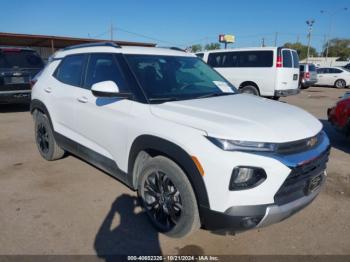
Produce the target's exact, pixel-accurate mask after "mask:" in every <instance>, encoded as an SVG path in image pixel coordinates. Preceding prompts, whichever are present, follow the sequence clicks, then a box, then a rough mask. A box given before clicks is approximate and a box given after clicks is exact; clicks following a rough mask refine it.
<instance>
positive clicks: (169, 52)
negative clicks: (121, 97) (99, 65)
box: [54, 45, 196, 58]
mask: <svg viewBox="0 0 350 262" xmlns="http://www.w3.org/2000/svg"><path fill="white" fill-rule="evenodd" d="M83 53H123V54H138V55H164V56H188V57H196V56H195V55H194V54H192V53H186V52H183V51H178V50H174V49H170V48H162V47H142V46H122V47H121V48H119V47H114V46H110V45H101V46H86V47H77V48H73V49H67V50H59V51H57V52H56V53H55V55H54V58H62V57H65V56H67V55H72V54H83Z"/></svg>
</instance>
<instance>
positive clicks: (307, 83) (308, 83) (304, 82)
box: [301, 79, 317, 87]
mask: <svg viewBox="0 0 350 262" xmlns="http://www.w3.org/2000/svg"><path fill="white" fill-rule="evenodd" d="M316 83H317V80H306V79H302V80H301V84H302V86H303V87H309V86H312V85H314V84H316Z"/></svg>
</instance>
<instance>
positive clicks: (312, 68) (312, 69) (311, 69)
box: [309, 64, 316, 72]
mask: <svg viewBox="0 0 350 262" xmlns="http://www.w3.org/2000/svg"><path fill="white" fill-rule="evenodd" d="M309 71H310V72H315V71H316V66H315V65H313V64H311V65H309Z"/></svg>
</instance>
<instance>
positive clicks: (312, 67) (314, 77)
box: [309, 64, 317, 82]
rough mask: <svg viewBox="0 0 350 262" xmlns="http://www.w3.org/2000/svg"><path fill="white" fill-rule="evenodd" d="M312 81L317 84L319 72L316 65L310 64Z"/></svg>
mask: <svg viewBox="0 0 350 262" xmlns="http://www.w3.org/2000/svg"><path fill="white" fill-rule="evenodd" d="M309 73H310V81H314V82H317V71H316V66H315V65H314V64H309Z"/></svg>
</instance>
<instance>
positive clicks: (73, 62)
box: [54, 55, 85, 86]
mask: <svg viewBox="0 0 350 262" xmlns="http://www.w3.org/2000/svg"><path fill="white" fill-rule="evenodd" d="M84 62H85V55H71V56H67V57H65V58H64V59H63V61H62V62H61V64H60V66H59V67H58V69H57V71H56V72H55V75H54V76H55V77H56V78H57V79H58V80H59V81H61V82H62V83H65V84H67V85H72V86H80V85H81V78H82V72H83V67H84Z"/></svg>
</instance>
